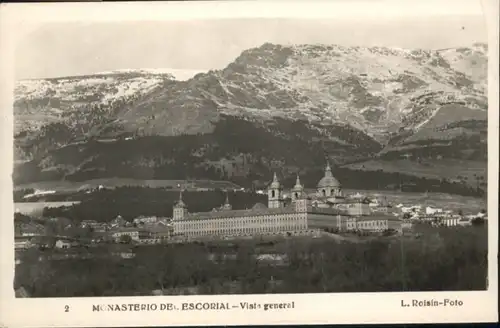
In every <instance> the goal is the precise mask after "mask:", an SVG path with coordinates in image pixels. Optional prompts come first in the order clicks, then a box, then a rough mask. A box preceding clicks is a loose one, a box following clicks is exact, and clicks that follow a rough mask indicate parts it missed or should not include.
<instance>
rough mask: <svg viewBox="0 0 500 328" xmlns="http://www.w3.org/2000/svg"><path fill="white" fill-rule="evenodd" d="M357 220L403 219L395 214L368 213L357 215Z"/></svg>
mask: <svg viewBox="0 0 500 328" xmlns="http://www.w3.org/2000/svg"><path fill="white" fill-rule="evenodd" d="M356 220H357V221H373V220H388V221H401V220H400V219H399V218H398V217H395V216H393V215H379V214H377V215H368V216H363V217H357V218H356Z"/></svg>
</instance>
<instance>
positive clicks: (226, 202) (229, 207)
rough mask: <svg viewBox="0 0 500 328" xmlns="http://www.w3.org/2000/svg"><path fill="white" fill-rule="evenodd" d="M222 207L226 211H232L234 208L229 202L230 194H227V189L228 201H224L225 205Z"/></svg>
mask: <svg viewBox="0 0 500 328" xmlns="http://www.w3.org/2000/svg"><path fill="white" fill-rule="evenodd" d="M222 209H223V210H225V211H230V210H232V209H233V207H232V206H231V204H230V203H229V196H228V194H227V191H226V201H225V202H224V205H222Z"/></svg>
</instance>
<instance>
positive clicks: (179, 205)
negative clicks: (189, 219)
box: [176, 188, 186, 207]
mask: <svg viewBox="0 0 500 328" xmlns="http://www.w3.org/2000/svg"><path fill="white" fill-rule="evenodd" d="M183 192H184V189H182V188H181V190H180V192H179V200H178V201H177V204H176V206H177V207H185V206H186V205H185V204H184V202H183V201H182V193H183Z"/></svg>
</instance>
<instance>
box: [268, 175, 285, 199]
mask: <svg viewBox="0 0 500 328" xmlns="http://www.w3.org/2000/svg"><path fill="white" fill-rule="evenodd" d="M267 203H268V204H267V207H269V208H280V207H283V201H282V199H281V185H280V182H279V181H278V177H277V176H276V172H275V173H274V177H273V182H272V183H271V185H270V186H269V188H268V190H267Z"/></svg>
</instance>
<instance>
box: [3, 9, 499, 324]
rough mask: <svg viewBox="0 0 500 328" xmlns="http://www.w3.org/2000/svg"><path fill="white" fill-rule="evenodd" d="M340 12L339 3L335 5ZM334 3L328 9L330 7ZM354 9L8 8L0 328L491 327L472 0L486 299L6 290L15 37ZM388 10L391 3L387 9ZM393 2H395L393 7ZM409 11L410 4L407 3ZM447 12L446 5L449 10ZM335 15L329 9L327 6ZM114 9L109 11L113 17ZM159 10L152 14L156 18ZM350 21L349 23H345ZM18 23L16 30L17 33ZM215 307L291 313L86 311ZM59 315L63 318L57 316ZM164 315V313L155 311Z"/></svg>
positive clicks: (494, 80) (494, 45)
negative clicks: (62, 294)
mask: <svg viewBox="0 0 500 328" xmlns="http://www.w3.org/2000/svg"><path fill="white" fill-rule="evenodd" d="M339 2H340V3H342V2H344V3H346V2H347V1H339ZM463 2H464V1H459V0H456V1H436V0H433V1H427V0H426V1H418V2H416V1H412V2H410V1H407V2H406V3H407V4H408V5H410V4H411V6H412V11H411V13H410V11H405V12H401V11H400V8H401V6H392V5H391V4H390V3H391V1H389V0H387V1H377V3H382V4H383V6H382V5H380V6H372V7H370V8H372V9H373V8H375V9H376V10H375V12H376V13H377V14H378V15H379V16H380V17H388V16H391V15H392V17H394V16H397V15H410V14H412V15H417V16H418V15H419V13H424V12H426V11H427V12H429V11H430V12H431V14H435V15H440V14H449V13H450V12H451V13H452V11H453V10H455V8H456V7H457V6H459V4H460V3H463ZM333 3H334V2H333ZM356 3H357V4H358V6H359V7H357V10H356V11H354V10H353V7H352V6H348V5H347V4H346V5H345V10H344V11H340V12H339V11H338V10H334V9H338V8H339V7H338V3H337V4H332V3H327V2H315V3H314V6H312V5H311V4H312V3H311V1H308V2H307V3H304V2H297V1H296V2H289V1H273V2H266V1H261V2H246V1H238V2H232V3H223V2H194V3H168V4H160V3H154V4H152V3H140V4H139V3H126V4H120V3H107V4H105V3H77V4H23V5H16V4H12V5H11V4H9V5H2V7H1V9H0V51H1V57H2V61H1V62H0V65H1V72H3V76H2V78H1V79H0V91H1V97H0V102H1V104H2V105H3V106H2V109H3V111H2V114H1V115H0V117H1V123H0V124H1V127H2V129H1V133H2V138H1V144H0V145H1V146H0V149H1V150H2V155H3V160H2V162H1V166H0V168H1V172H2V174H1V176H0V177H1V180H0V181H1V188H0V195H1V198H0V211H1V213H2V214H3V215H2V217H3V219H2V221H1V228H0V236H1V238H0V243H1V244H0V245H1V249H2V253H1V257H0V261H1V270H0V278H1V281H0V283H1V285H0V293H1V294H0V295H1V306H0V325H2V326H6V327H21V326H23V327H42V326H54V327H63V326H71V327H83V326H94V327H96V326H150V325H169V326H170V325H172V326H175V325H239V324H255V325H263V324H321V323H336V324H353V323H451V322H488V321H490V322H491V321H497V320H498V313H497V306H498V295H497V290H498V281H497V276H498V274H497V272H498V271H497V270H498V263H497V254H498V218H497V217H496V215H495V214H496V213H498V209H497V205H496V204H498V136H499V134H498V132H499V121H498V108H499V107H498V104H499V103H498V76H499V72H498V6H497V2H496V1H495V0H491V1H487V0H484V1H482V2H481V3H482V6H483V12H484V14H485V18H486V22H487V24H488V32H489V36H488V41H489V44H488V47H489V52H490V53H489V76H488V78H489V108H490V110H489V117H488V154H489V156H488V157H489V158H488V213H489V214H490V216H489V220H488V224H489V227H488V233H489V235H488V238H489V253H488V260H489V266H488V276H489V287H488V290H487V291H480V292H472V291H471V292H426V293H420V292H411V293H410V292H407V293H338V294H290V295H286V294H272V295H271V294H267V295H216V296H161V297H159V296H151V297H150V296H147V297H102V298H51V299H31V298H26V299H16V298H15V295H14V290H13V288H12V282H13V277H14V252H13V247H12V246H13V244H14V238H13V231H14V229H13V222H12V220H10V218H11V217H12V213H13V204H12V180H11V172H12V162H13V152H12V136H13V130H12V125H13V119H12V112H11V111H10V110H9V109H10V108H11V107H12V106H11V104H12V90H13V79H12V78H9V77H12V76H13V67H12V66H13V65H12V63H13V61H14V60H15V58H14V56H13V45H14V44H15V42H16V40H17V38H18V37H20V36H22V35H24V34H25V33H28V32H29V31H30V30H32V29H33V28H35V24H34V23H33V22H34V21H37V22H52V21H70V20H83V21H85V22H93V21H104V20H105V21H113V20H114V21H116V20H125V19H127V20H137V19H138V18H140V19H141V20H143V19H148V20H155V19H156V20H160V19H201V18H214V19H215V18H244V17H269V18H272V17H300V18H310V19H314V18H318V17H323V18H325V17H332V18H337V19H348V17H352V15H357V16H362V15H365V14H366V15H372V14H373V10H372V12H368V11H369V9H367V10H360V9H359V8H363V6H364V5H367V6H368V4H367V2H366V1H356ZM392 3H393V4H394V1H392ZM399 3H401V1H399ZM417 3H418V4H417ZM450 4H451V6H450ZM336 6H337V7H336ZM118 9H119V10H118ZM160 9H161V10H160ZM349 15H351V16H349ZM19 23H21V24H19ZM414 299H415V300H433V299H443V300H444V299H449V300H459V301H461V302H463V305H462V306H450V307H408V308H405V307H402V306H401V304H402V303H401V302H412V300H414ZM193 302H222V303H230V304H236V305H237V304H239V303H240V302H250V303H253V302H257V303H261V304H269V303H280V302H288V303H290V302H294V304H293V305H294V309H293V310H289V309H282V310H279V309H278V310H274V309H272V310H268V311H264V310H241V309H240V310H238V309H233V310H230V311H227V312H226V311H215V310H206V311H203V310H202V311H166V310H165V311H149V312H148V311H145V312H143V311H138V312H136V311H125V312H124V311H120V312H110V311H93V308H94V306H96V305H108V304H157V306H158V307H159V306H160V305H159V304H160V303H163V304H167V303H172V304H175V305H176V306H178V307H182V303H193ZM66 306H68V307H69V308H68V312H65V311H66ZM165 307H166V305H165Z"/></svg>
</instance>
